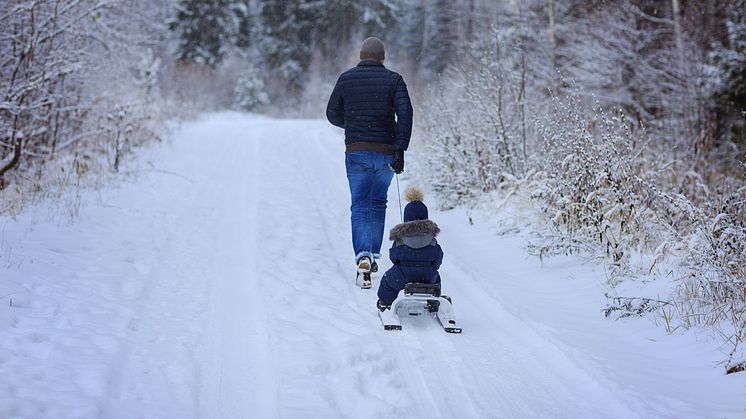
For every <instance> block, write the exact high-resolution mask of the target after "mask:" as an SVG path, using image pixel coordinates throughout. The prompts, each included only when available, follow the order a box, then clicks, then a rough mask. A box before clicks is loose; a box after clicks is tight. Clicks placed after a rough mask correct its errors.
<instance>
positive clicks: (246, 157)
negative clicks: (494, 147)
mask: <svg viewBox="0 0 746 419" xmlns="http://www.w3.org/2000/svg"><path fill="white" fill-rule="evenodd" d="M341 142H342V141H341V138H340V134H339V132H337V131H335V130H333V129H332V128H331V127H329V126H328V125H327V124H326V123H325V122H324V121H277V120H270V119H253V118H249V117H245V116H240V115H236V114H218V115H212V116H210V117H208V118H205V119H203V120H201V121H198V122H194V123H189V124H185V125H184V126H183V127H182V128H181V129H180V130H179V132H178V133H177V135H176V140H175V141H174V143H173V144H172V145H170V146H164V147H163V149H162V150H160V151H159V153H160V154H159V155H158V156H157V158H158V163H157V164H158V169H159V171H158V172H154V173H153V174H152V175H149V176H147V177H146V178H142V179H140V180H138V181H136V182H135V183H134V184H131V185H123V186H122V187H121V189H118V190H111V191H108V192H105V193H104V194H103V196H102V198H101V200H102V203H101V204H100V205H98V206H94V207H95V208H91V209H90V210H84V211H83V213H82V214H81V218H80V221H79V222H77V223H76V224H75V225H74V226H54V225H46V224H42V225H40V226H39V227H38V228H37V229H36V230H35V231H31V232H29V233H28V234H27V237H26V238H25V239H24V240H25V241H24V243H27V244H25V245H23V246H22V249H21V250H20V254H21V256H18V252H19V250H16V256H15V258H16V259H13V256H12V255H8V257H7V258H6V259H7V261H6V264H7V265H8V266H9V269H8V272H10V278H11V280H10V281H9V282H8V283H7V284H8V285H5V287H6V288H7V290H6V289H0V294H4V293H5V292H4V291H7V292H9V293H15V294H21V295H26V296H27V297H26V298H27V300H28V302H27V304H26V307H27V311H25V312H24V311H22V310H23V308H22V305H21V309H19V308H18V305H16V307H12V308H7V307H3V308H2V311H0V322H1V323H0V326H1V327H2V328H3V329H0V337H2V338H4V340H5V341H6V342H10V343H11V344H12V346H13V347H11V345H8V346H0V417H35V418H41V417H50V418H51V417H55V418H60V417H85V418H90V417H104V418H139V417H143V418H146V417H147V418H275V417H278V418H306V417H318V418H336V417H340V418H347V417H349V418H388V417H395V418H487V417H490V418H492V417H496V418H497V417H500V418H502V417H505V418H512V417H516V418H523V417H562V418H564V417H567V418H570V417H589V418H590V417H610V418H614V417H618V418H633V417H723V416H728V415H730V416H731V417H736V415H739V414H741V413H743V410H742V409H743V407H746V406H742V404H743V403H741V402H740V400H741V399H740V396H739V395H743V394H745V393H746V391H745V390H746V380H744V378H743V377H737V376H735V377H722V375H721V372H720V371H719V370H716V369H714V368H712V367H711V366H710V365H707V363H706V361H701V360H699V361H698V362H699V364H697V367H696V368H692V367H687V368H685V367H683V366H682V365H680V364H681V362H690V361H691V359H692V358H693V357H695V356H698V357H705V356H707V355H706V354H702V353H697V352H696V351H697V350H700V351H701V348H700V346H697V345H693V344H691V339H690V338H685V337H681V339H679V340H676V339H671V340H666V341H665V342H661V343H660V344H659V346H654V343H653V340H654V339H653V338H655V340H657V339H661V340H665V338H664V337H663V336H664V335H663V334H661V333H659V332H660V329H652V331H651V328H650V327H649V325H646V324H640V323H641V322H638V323H634V324H621V323H619V324H614V325H613V327H612V326H610V325H609V323H608V322H606V321H605V320H603V319H601V318H600V317H601V316H600V314H599V310H598V309H599V307H601V305H602V300H601V297H600V295H601V291H600V290H599V289H598V288H597V287H596V286H595V285H594V283H593V280H588V278H592V277H593V276H594V275H595V276H598V275H599V274H598V273H593V271H592V270H589V269H588V268H587V267H578V266H577V262H573V261H572V260H569V261H568V259H563V260H559V261H556V262H552V263H555V265H549V266H545V267H544V268H542V267H541V266H540V265H539V262H538V261H536V260H534V259H527V258H526V256H525V255H524V253H523V251H522V250H521V249H520V246H519V245H520V240H519V239H518V238H504V237H503V238H499V237H496V236H495V235H493V234H491V233H490V232H489V231H488V230H485V229H480V228H477V227H471V226H469V225H468V224H467V223H466V222H465V217H464V216H463V213H461V212H459V211H452V212H448V213H438V212H436V211H432V212H431V216H432V218H434V219H435V220H436V222H438V223H439V224H440V225H441V228H442V229H443V235H442V239H441V244H442V246H443V248H444V251H445V254H446V257H445V261H444V265H443V269H442V275H443V278H444V290H445V291H446V293H448V294H449V295H451V296H452V297H453V299H454V304H455V309H456V315H457V316H458V319H459V321H460V322H461V325H462V326H463V327H464V333H463V334H462V335H446V334H444V333H443V332H442V330H441V329H440V328H439V327H437V326H436V325H435V324H434V322H425V323H411V322H407V323H405V330H404V331H403V332H401V333H392V332H384V331H383V330H382V329H381V327H380V323H379V321H378V318H377V316H376V313H375V292H374V291H375V288H376V285H377V281H374V289H373V290H371V291H361V290H359V289H357V288H356V287H355V286H354V285H353V281H352V278H351V277H350V275H351V269H350V268H351V262H352V261H351V257H352V255H351V250H350V246H349V242H350V239H349V221H348V217H349V216H348V206H349V196H348V192H347V183H346V179H345V175H344V160H343V154H342V153H343V147H342V145H341ZM175 174H178V175H175ZM390 202H391V203H394V205H390V211H389V216H388V219H387V220H388V223H389V227H390V226H393V224H394V223H395V222H396V220H397V219H398V208H395V207H396V205H395V202H396V198H395V188H393V187H392V188H391V194H390ZM18 225H20V224H19V223H12V224H10V227H8V225H6V228H10V230H11V232H12V231H14V230H13V229H14V228H15V229H16V230H21V228H20V227H18ZM5 235H6V238H5V240H6V241H7V240H8V239H7V235H8V232H6V233H5ZM69 237H74V238H76V240H73V241H72V243H71V241H70V240H68V238H69ZM34 240H36V241H34ZM18 243H21V241H20V240H19V241H18ZM28 243H31V244H28ZM34 243H35V244H34ZM12 245H14V243H13V242H12V241H11V242H10V243H9V244H7V245H6V246H5V247H6V248H10V247H11V246H12ZM15 246H16V247H19V246H21V245H20V244H15ZM4 252H5V253H8V252H7V251H5V250H4ZM24 252H25V253H24ZM5 253H4V255H5ZM24 255H25V256H24ZM19 257H20V258H21V259H18V258H19ZM3 260H5V259H3ZM14 260H15V261H16V262H15V263H14V262H13V261H14ZM23 260H32V261H33V263H21V262H20V261H23ZM50 261H52V262H50ZM55 263H56V265H55ZM16 265H17V266H16ZM52 265H54V266H52ZM553 266H554V267H553ZM387 267H388V261H385V262H384V264H383V266H382V268H383V270H385V269H386V268H387ZM0 272H1V274H2V275H5V272H4V271H0ZM25 278H37V279H38V280H37V281H36V282H34V281H31V282H27V281H26V280H25ZM61 282H64V284H60V283H61ZM599 282H600V281H599ZM37 283H38V284H42V286H37V285H34V284H37ZM29 284H31V285H29ZM43 284H47V285H43ZM563 284H566V285H563ZM563 287H567V289H568V291H565V288H563ZM79 289H85V290H88V291H85V292H84V293H83V294H80V291H79ZM570 289H571V290H572V291H570ZM565 294H567V295H565ZM66 295H70V296H71V297H70V298H67V297H63V296H66ZM41 296H46V297H44V298H48V301H53V302H50V303H49V304H47V305H50V306H51V307H52V309H50V310H51V311H49V310H47V311H45V312H44V313H42V314H43V315H39V312H38V311H39V310H38V307H39V304H41V303H39V302H38V301H42V297H41ZM35 301H36V303H35ZM44 301H47V300H44ZM35 304H36V305H35ZM34 307H37V309H36V311H34V310H35V308H34ZM43 307H45V306H44V305H42V308H43ZM19 310H21V311H19ZM640 331H645V333H648V336H649V337H650V339H648V338H646V337H643V336H639V333H640ZM5 338H8V339H9V340H8V339H5ZM40 342H41V343H40ZM682 342H683V343H682ZM40 344H41V345H42V346H43V351H42V352H43V353H39V350H38V348H39V346H40ZM687 345H688V346H687ZM671 352H676V355H672V354H671ZM682 360H683V361H682ZM32 364H36V365H38V370H31V371H29V372H30V373H31V374H30V375H32V376H33V378H27V377H26V376H25V375H24V373H18V372H15V373H11V371H18V369H20V368H26V367H27V366H28V365H32ZM66 365H67V366H66ZM9 374H11V375H10V376H12V377H16V376H17V377H19V378H18V379H17V380H13V381H12V382H11V381H6V382H3V380H6V379H7V378H8V377H9ZM13 374H15V375H13ZM692 375H693V376H692ZM65 376H68V377H71V380H70V382H71V383H72V385H70V386H67V387H65V386H64V385H63V384H64V380H63V378H64V377H65ZM3 391H5V392H6V394H9V395H6V396H4V395H2V392H3Z"/></svg>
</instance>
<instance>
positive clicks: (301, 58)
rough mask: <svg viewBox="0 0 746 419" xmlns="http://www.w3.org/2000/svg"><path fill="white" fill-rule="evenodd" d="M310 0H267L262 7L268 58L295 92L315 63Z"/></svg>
mask: <svg viewBox="0 0 746 419" xmlns="http://www.w3.org/2000/svg"><path fill="white" fill-rule="evenodd" d="M310 3H311V2H310V1H309V0H266V1H264V2H263V3H262V5H261V6H260V7H261V9H260V16H261V19H262V25H263V28H264V30H263V33H262V35H263V36H262V50H263V52H264V56H265V59H266V60H267V63H268V64H269V65H270V67H271V68H272V69H274V71H277V73H278V74H279V76H280V78H281V79H282V80H284V81H285V82H286V83H288V85H289V86H290V87H291V89H299V88H300V87H301V86H302V83H303V78H304V77H303V76H304V74H305V72H306V70H308V66H309V65H310V62H311V29H312V19H311V17H312V10H311V8H310V7H308V6H310V5H311V4H310Z"/></svg>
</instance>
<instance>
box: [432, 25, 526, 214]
mask: <svg viewBox="0 0 746 419" xmlns="http://www.w3.org/2000/svg"><path fill="white" fill-rule="evenodd" d="M491 34H492V35H493V36H495V37H499V38H500V39H501V40H502V39H505V42H506V43H507V44H508V45H512V46H515V44H514V42H515V39H512V38H511V37H510V34H505V33H503V32H501V31H498V30H493V31H492V32H491ZM522 57H523V56H522V50H521V49H520V48H517V47H516V48H513V47H511V48H501V47H500V43H499V42H498V43H496V42H494V40H493V39H491V38H485V39H484V41H483V42H482V43H480V45H479V46H478V47H475V48H473V49H472V54H471V55H470V56H469V57H467V58H465V59H464V60H463V61H462V63H461V64H460V65H458V66H457V69H456V70H455V71H453V72H450V73H448V74H447V76H446V77H444V78H442V79H441V81H440V82H439V83H438V85H437V86H436V87H435V88H433V89H432V90H433V93H432V94H431V98H430V100H429V102H428V103H427V104H426V106H425V109H424V110H423V119H424V120H425V122H424V134H423V135H422V136H423V139H424V141H423V146H424V148H425V152H424V154H423V156H424V160H425V162H426V164H427V166H428V167H430V168H438V170H429V172H430V173H431V175H430V176H431V179H430V181H431V184H432V186H433V188H434V189H435V190H436V191H437V192H439V193H440V194H441V195H442V196H443V197H444V198H445V199H444V202H443V204H444V205H446V206H451V205H456V204H459V203H463V202H465V201H468V200H469V199H471V198H474V197H475V196H478V195H480V194H482V193H486V192H490V191H493V190H495V189H497V188H498V187H499V185H500V184H501V183H502V182H504V181H505V180H509V179H515V178H516V177H517V176H520V175H522V174H523V173H524V171H525V169H526V165H527V159H528V157H527V153H528V151H527V147H528V145H527V129H528V127H527V119H526V110H525V106H526V104H525V82H526V74H525V68H524V67H523V65H525V63H523V62H522Z"/></svg>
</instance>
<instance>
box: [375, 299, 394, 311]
mask: <svg viewBox="0 0 746 419" xmlns="http://www.w3.org/2000/svg"><path fill="white" fill-rule="evenodd" d="M376 307H378V309H379V310H381V313H383V312H384V311H386V310H388V309H390V308H391V304H384V302H383V301H381V300H378V302H377V303H376Z"/></svg>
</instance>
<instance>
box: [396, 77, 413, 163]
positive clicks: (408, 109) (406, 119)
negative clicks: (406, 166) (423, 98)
mask: <svg viewBox="0 0 746 419" xmlns="http://www.w3.org/2000/svg"><path fill="white" fill-rule="evenodd" d="M394 111H395V112H396V121H397V122H396V138H395V140H394V146H395V147H396V149H397V150H400V151H406V150H407V148H408V147H409V138H410V137H411V135H412V113H413V112H412V102H411V101H410V100H409V92H408V91H407V85H406V83H404V79H403V78H402V77H401V76H399V78H398V80H397V83H396V90H395V91H394ZM402 164H403V163H402Z"/></svg>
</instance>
